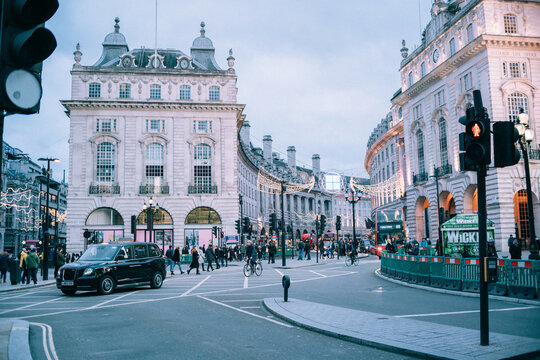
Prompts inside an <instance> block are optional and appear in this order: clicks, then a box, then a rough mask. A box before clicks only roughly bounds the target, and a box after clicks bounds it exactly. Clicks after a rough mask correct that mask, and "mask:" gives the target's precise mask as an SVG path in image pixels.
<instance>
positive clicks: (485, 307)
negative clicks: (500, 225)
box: [476, 165, 489, 346]
mask: <svg viewBox="0 0 540 360" xmlns="http://www.w3.org/2000/svg"><path fill="white" fill-rule="evenodd" d="M476 177H477V182H478V246H479V255H480V345H483V346H487V345H489V304H488V284H487V281H486V276H485V275H486V268H485V266H484V264H485V261H486V253H487V225H486V220H487V211H486V166H485V165H478V172H477V176H476Z"/></svg>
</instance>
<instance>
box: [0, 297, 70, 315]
mask: <svg viewBox="0 0 540 360" xmlns="http://www.w3.org/2000/svg"><path fill="white" fill-rule="evenodd" d="M60 299H61V298H56V299H51V300H47V301H41V302H37V303H34V304H30V305H26V306H21V307H18V308H15V309H11V310H6V311H2V312H0V315H1V314H5V313H8V312H12V311H17V310H22V309H27V308H29V307H33V306H36V305H41V304H46V303H50V302H52V301H58V300H60Z"/></svg>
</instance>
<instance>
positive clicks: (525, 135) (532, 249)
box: [516, 109, 539, 259]
mask: <svg viewBox="0 0 540 360" xmlns="http://www.w3.org/2000/svg"><path fill="white" fill-rule="evenodd" d="M518 118H519V124H518V125H517V126H516V128H517V129H518V132H519V135H520V136H519V138H518V141H519V146H520V147H521V152H522V153H523V165H524V167H525V183H526V187H527V208H528V211H527V212H528V213H529V217H528V221H529V238H530V246H529V259H538V258H539V256H538V244H537V243H536V232H535V229H534V208H533V203H532V190H531V174H530V168H529V155H528V153H527V147H528V146H529V145H530V143H531V141H532V140H533V138H534V133H533V131H532V130H531V129H529V115H528V114H526V113H525V112H524V111H523V109H520V111H519V116H518ZM523 140H524V141H526V142H527V146H525V144H524V143H523Z"/></svg>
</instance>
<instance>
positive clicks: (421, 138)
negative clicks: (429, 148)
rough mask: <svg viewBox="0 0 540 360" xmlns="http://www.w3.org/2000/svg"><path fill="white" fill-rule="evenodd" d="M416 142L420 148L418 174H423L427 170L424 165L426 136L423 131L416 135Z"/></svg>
mask: <svg viewBox="0 0 540 360" xmlns="http://www.w3.org/2000/svg"><path fill="white" fill-rule="evenodd" d="M416 142H417V146H418V173H420V174H422V173H425V172H426V170H425V165H424V134H423V133H422V131H421V130H420V131H418V132H417V133H416Z"/></svg>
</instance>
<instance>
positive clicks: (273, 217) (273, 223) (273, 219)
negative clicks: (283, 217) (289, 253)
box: [270, 213, 277, 231]
mask: <svg viewBox="0 0 540 360" xmlns="http://www.w3.org/2000/svg"><path fill="white" fill-rule="evenodd" d="M270 230H273V231H276V230H277V217H276V213H271V214H270Z"/></svg>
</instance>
